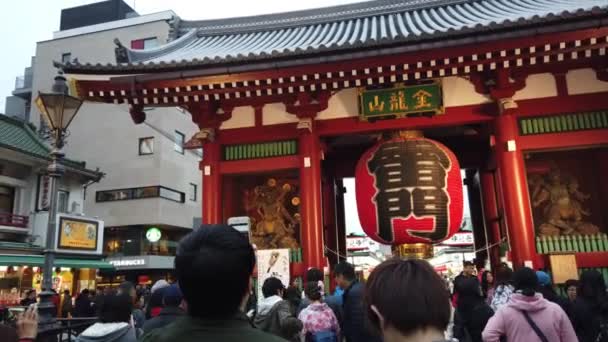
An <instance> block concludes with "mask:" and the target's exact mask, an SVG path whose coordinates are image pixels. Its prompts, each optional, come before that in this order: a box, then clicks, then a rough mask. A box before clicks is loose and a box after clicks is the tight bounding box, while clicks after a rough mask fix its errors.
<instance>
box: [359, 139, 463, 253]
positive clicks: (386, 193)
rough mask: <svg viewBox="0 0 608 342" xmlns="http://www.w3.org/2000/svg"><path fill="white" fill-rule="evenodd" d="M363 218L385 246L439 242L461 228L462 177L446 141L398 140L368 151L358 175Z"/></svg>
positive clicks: (370, 232)
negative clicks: (443, 143)
mask: <svg viewBox="0 0 608 342" xmlns="http://www.w3.org/2000/svg"><path fill="white" fill-rule="evenodd" d="M355 177H356V179H355V186H356V196H357V209H358V212H359V221H360V222H361V226H362V227H363V230H364V231H365V232H366V233H367V235H368V236H369V237H370V238H372V239H374V240H375V241H378V242H380V243H383V244H392V245H400V244H406V243H407V244H409V243H427V244H428V243H439V242H441V241H443V240H446V239H448V238H450V237H451V236H452V235H454V234H455V233H456V232H457V231H458V230H459V228H460V225H461V223H462V215H463V212H462V210H463V198H462V177H461V175H460V165H459V163H458V159H456V156H455V155H454V153H452V151H450V150H449V149H448V148H447V147H445V146H444V145H442V144H440V143H438V142H436V141H433V140H430V139H426V138H422V137H414V138H401V137H400V138H394V139H392V140H388V141H383V142H380V143H378V144H376V145H374V146H373V147H372V148H370V149H369V150H367V151H366V152H365V153H364V154H363V156H362V157H361V159H360V160H359V162H358V164H357V169H356V173H355Z"/></svg>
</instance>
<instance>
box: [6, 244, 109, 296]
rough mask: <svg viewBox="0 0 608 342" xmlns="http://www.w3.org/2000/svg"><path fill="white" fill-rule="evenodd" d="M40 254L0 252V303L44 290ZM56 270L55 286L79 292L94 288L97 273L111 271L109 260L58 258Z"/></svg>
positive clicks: (54, 273) (54, 275) (55, 287)
mask: <svg viewBox="0 0 608 342" xmlns="http://www.w3.org/2000/svg"><path fill="white" fill-rule="evenodd" d="M43 265H44V257H43V256H41V255H16V254H15V255H0V305H18V304H19V301H20V300H21V298H23V294H24V293H25V292H26V291H28V290H30V289H34V290H36V292H40V291H41V290H42V287H41V286H42V266H43ZM55 266H56V267H55V269H54V271H53V288H54V289H55V290H56V291H57V292H60V291H64V290H69V291H70V293H72V294H74V293H78V292H80V291H82V290H84V289H95V288H96V284H97V272H98V271H100V270H112V269H114V266H112V265H111V264H110V263H108V262H105V261H100V260H95V259H80V258H79V259H76V258H57V259H55Z"/></svg>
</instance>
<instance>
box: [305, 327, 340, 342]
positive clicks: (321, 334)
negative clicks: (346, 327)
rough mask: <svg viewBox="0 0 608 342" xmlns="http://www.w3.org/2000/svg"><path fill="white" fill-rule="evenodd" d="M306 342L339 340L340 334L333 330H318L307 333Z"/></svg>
mask: <svg viewBox="0 0 608 342" xmlns="http://www.w3.org/2000/svg"><path fill="white" fill-rule="evenodd" d="M306 342H338V336H337V335H336V333H335V332H334V331H333V330H325V331H317V332H314V333H307V334H306Z"/></svg>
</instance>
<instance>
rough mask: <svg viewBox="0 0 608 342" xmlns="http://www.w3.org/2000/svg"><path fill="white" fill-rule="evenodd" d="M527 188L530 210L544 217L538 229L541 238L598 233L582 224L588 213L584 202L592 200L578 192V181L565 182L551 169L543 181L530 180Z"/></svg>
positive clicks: (592, 227) (556, 171)
mask: <svg viewBox="0 0 608 342" xmlns="http://www.w3.org/2000/svg"><path fill="white" fill-rule="evenodd" d="M530 187H531V191H530V193H531V197H532V206H533V207H534V208H539V209H541V212H542V213H543V222H542V223H541V225H540V226H539V227H538V231H539V234H540V235H545V236H546V235H579V234H582V235H590V234H596V233H598V232H599V231H600V229H599V227H598V226H596V225H594V224H593V223H590V222H587V221H584V217H588V216H590V215H591V212H590V211H589V210H587V209H585V208H584V206H583V202H584V201H586V200H588V199H589V198H591V196H590V195H588V194H585V193H583V192H582V191H581V190H579V182H578V180H577V179H575V178H569V179H568V181H564V180H563V177H562V174H561V172H560V170H559V169H557V168H554V169H552V170H551V172H549V175H548V177H547V179H546V180H545V179H544V178H543V177H540V176H538V175H535V176H531V177H530Z"/></svg>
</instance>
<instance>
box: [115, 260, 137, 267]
mask: <svg viewBox="0 0 608 342" xmlns="http://www.w3.org/2000/svg"><path fill="white" fill-rule="evenodd" d="M108 262H109V263H110V264H112V265H114V267H128V266H143V265H145V264H146V260H145V259H131V260H108Z"/></svg>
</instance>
